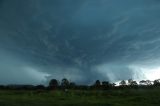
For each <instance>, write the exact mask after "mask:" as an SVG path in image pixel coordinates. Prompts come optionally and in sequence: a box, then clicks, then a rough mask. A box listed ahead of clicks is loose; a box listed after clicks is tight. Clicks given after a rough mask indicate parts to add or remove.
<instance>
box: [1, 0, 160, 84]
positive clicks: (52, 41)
mask: <svg viewBox="0 0 160 106" xmlns="http://www.w3.org/2000/svg"><path fill="white" fill-rule="evenodd" d="M159 10H160V2H159V1H158V0H152V1H151V0H134V1H132V0H128V1H126V0H122V1H117V0H99V1H97V0H80V1H75V0H67V1H66V0H61V1H60V0H45V1H44V0H34V1H33V0H27V1H22V0H14V1H10V0H0V12H1V14H0V23H1V24H0V52H1V53H0V58H1V60H2V61H1V64H0V75H1V76H2V77H1V76H0V83H2V84H5V83H7V84H8V83H31V84H35V83H36V84H37V83H44V82H46V81H47V80H49V79H51V78H56V79H58V80H61V79H62V78H64V77H66V78H68V79H69V80H72V81H76V82H78V83H83V84H84V83H85V84H89V83H91V82H93V81H94V80H97V79H100V80H109V81H112V82H114V81H118V80H122V79H129V78H133V79H139V80H140V79H152V80H153V76H155V75H154V74H153V75H152V78H151V76H148V75H149V74H150V75H151V73H153V72H156V73H158V72H159V67H158V65H159V63H160V62H159V59H160V58H159V57H160V55H159V50H160V37H159V34H160V31H159V30H160V24H159V23H160V20H159V19H160V15H159ZM149 70H152V71H149ZM155 70H158V71H155ZM10 76H12V77H10ZM158 77H159V76H157V77H156V78H158Z"/></svg>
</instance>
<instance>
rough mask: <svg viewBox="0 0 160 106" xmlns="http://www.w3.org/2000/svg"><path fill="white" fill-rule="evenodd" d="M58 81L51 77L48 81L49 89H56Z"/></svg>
mask: <svg viewBox="0 0 160 106" xmlns="http://www.w3.org/2000/svg"><path fill="white" fill-rule="evenodd" d="M58 85H59V84H58V81H57V80H56V79H51V80H50V82H49V88H50V89H56V88H57V87H58Z"/></svg>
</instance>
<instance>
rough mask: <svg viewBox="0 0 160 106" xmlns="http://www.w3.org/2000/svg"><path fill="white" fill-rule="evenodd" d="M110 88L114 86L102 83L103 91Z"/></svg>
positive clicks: (106, 82)
mask: <svg viewBox="0 0 160 106" xmlns="http://www.w3.org/2000/svg"><path fill="white" fill-rule="evenodd" d="M112 86H114V85H112V84H110V83H109V82H108V81H102V88H103V89H109V88H110V87H112Z"/></svg>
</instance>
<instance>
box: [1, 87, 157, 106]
mask: <svg viewBox="0 0 160 106" xmlns="http://www.w3.org/2000/svg"><path fill="white" fill-rule="evenodd" d="M0 106H160V89H138V90H136V89H124V90H107V91H81V90H72V91H71V90H70V91H69V92H68V93H65V92H63V91H41V92H40V93H39V92H38V91H16V90H0Z"/></svg>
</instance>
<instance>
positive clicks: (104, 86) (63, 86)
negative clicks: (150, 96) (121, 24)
mask: <svg viewBox="0 0 160 106" xmlns="http://www.w3.org/2000/svg"><path fill="white" fill-rule="evenodd" d="M153 87H160V79H157V80H154V81H150V80H141V81H139V82H137V81H134V80H132V79H129V80H122V81H120V82H119V83H118V84H115V83H111V82H109V81H100V80H96V81H95V82H94V83H93V84H91V85H77V84H76V83H75V82H71V81H69V80H68V79H67V78H63V79H62V80H61V81H58V80H57V79H51V80H50V81H49V83H48V86H44V85H0V89H16V90H64V91H67V90H68V89H78V90H109V89H124V88H153Z"/></svg>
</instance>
